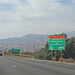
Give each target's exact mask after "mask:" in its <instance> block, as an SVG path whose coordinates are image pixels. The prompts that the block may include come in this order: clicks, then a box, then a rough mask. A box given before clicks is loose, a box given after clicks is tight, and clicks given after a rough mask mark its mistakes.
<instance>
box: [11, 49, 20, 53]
mask: <svg viewBox="0 0 75 75" xmlns="http://www.w3.org/2000/svg"><path fill="white" fill-rule="evenodd" d="M11 52H13V53H14V52H15V53H16V52H20V49H11Z"/></svg>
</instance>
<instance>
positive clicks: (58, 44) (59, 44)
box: [49, 35, 65, 50]
mask: <svg viewBox="0 0 75 75" xmlns="http://www.w3.org/2000/svg"><path fill="white" fill-rule="evenodd" d="M49 50H65V35H49Z"/></svg>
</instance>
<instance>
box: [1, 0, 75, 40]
mask: <svg viewBox="0 0 75 75" xmlns="http://www.w3.org/2000/svg"><path fill="white" fill-rule="evenodd" d="M70 31H75V0H0V39H3V38H11V37H21V36H23V35H25V34H55V33H62V32H70Z"/></svg>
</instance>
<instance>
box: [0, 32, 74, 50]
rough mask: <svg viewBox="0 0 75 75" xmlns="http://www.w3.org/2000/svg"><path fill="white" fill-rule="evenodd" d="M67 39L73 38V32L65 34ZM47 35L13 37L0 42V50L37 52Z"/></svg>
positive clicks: (45, 40) (46, 39)
mask: <svg viewBox="0 0 75 75" xmlns="http://www.w3.org/2000/svg"><path fill="white" fill-rule="evenodd" d="M66 34H67V36H68V38H71V37H75V31H72V32H66ZM48 36H49V35H41V34H28V35H25V36H23V37H19V38H18V37H14V38H8V39H1V40H0V49H1V50H5V49H6V50H11V49H12V48H17V49H21V51H37V50H40V48H44V46H45V44H46V42H47V41H48V40H49V39H48Z"/></svg>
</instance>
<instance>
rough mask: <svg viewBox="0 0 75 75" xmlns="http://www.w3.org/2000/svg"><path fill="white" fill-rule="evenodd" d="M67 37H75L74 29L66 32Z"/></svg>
mask: <svg viewBox="0 0 75 75" xmlns="http://www.w3.org/2000/svg"><path fill="white" fill-rule="evenodd" d="M66 34H67V36H68V38H71V37H75V31H72V32H66Z"/></svg>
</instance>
